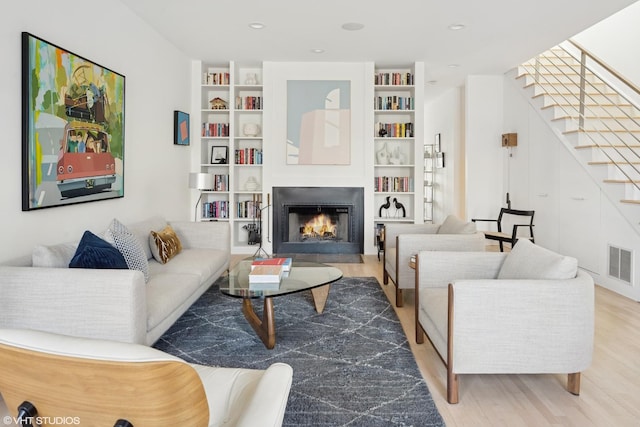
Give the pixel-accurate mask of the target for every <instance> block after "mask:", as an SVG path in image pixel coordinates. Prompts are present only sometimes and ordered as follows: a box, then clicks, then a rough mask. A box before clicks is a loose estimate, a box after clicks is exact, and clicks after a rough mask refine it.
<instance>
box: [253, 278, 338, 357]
mask: <svg viewBox="0 0 640 427" xmlns="http://www.w3.org/2000/svg"><path fill="white" fill-rule="evenodd" d="M330 289H331V285H324V286H320V287H317V288H313V289H311V295H312V296H313V305H314V306H315V308H316V312H318V313H322V312H323V311H324V306H325V305H326V303H327V298H328V297H329V290H330ZM242 314H244V317H245V319H247V322H249V325H251V327H252V328H253V330H254V331H256V334H257V335H258V337H259V338H260V339H261V340H262V342H263V343H264V346H265V347H267V348H268V349H269V350H271V349H272V348H273V347H275V346H276V323H275V316H274V313H273V297H266V298H265V299H264V305H263V307H262V318H260V317H259V316H258V315H257V314H256V312H255V311H254V309H253V303H252V302H251V298H244V299H243V300H242Z"/></svg>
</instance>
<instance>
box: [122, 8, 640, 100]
mask: <svg viewBox="0 0 640 427" xmlns="http://www.w3.org/2000/svg"><path fill="white" fill-rule="evenodd" d="M120 1H121V2H122V3H123V4H124V5H125V6H126V7H128V8H129V9H131V10H132V11H133V12H134V13H136V14H137V15H138V16H140V18H141V19H142V20H144V21H146V22H147V23H148V24H149V25H150V26H151V27H153V28H155V29H156V30H157V31H158V32H159V33H160V34H161V35H162V36H163V37H164V38H166V39H167V40H169V41H170V42H171V43H173V44H174V45H175V46H176V47H177V48H178V49H179V50H181V51H183V52H184V53H185V54H187V55H188V56H189V57H192V58H194V59H200V60H203V61H210V62H225V61H229V60H234V61H238V62H244V61H251V62H259V61H286V62H288V61H292V62H305V61H322V62H334V61H337V62H354V61H357V62H361V61H375V62H377V63H381V64H386V65H389V64H403V63H408V62H414V61H424V63H425V72H426V79H425V81H427V82H429V85H430V86H433V87H440V88H443V87H451V86H458V85H460V84H462V83H463V82H464V78H465V76H467V75H468V74H496V73H503V72H505V71H507V70H508V69H510V68H512V67H514V66H515V65H517V64H519V63H521V62H523V61H525V60H527V59H529V58H530V57H532V56H534V55H535V54H537V53H540V52H542V51H544V50H546V49H547V48H549V47H551V46H553V45H555V44H558V43H560V42H561V41H563V40H566V39H567V38H569V37H571V36H573V35H575V34H577V33H579V32H581V31H582V30H585V29H587V28H588V27H590V26H591V25H593V24H595V23H597V22H599V21H601V20H603V19H604V18H606V17H608V16H610V15H612V14H613V13H615V12H617V11H619V10H620V9H622V8H624V7H626V6H627V5H630V4H632V3H634V2H635V1H636V0H607V1H599V0H596V1H593V0H592V1H589V2H585V1H584V0H535V1H534V0H529V1H519V0H484V1H479V0H404V1H397V0H396V1H393V0H384V1H382V0H322V1H313V2H311V1H305V0H180V1H168V0H160V1H158V0H120ZM253 22H260V23H263V24H264V25H265V27H264V28H263V29H260V30H256V29H253V28H250V27H249V24H250V23H253ZM345 23H360V24H363V25H364V28H362V29H361V30H359V31H348V30H344V29H342V25H343V24H345ZM451 24H463V25H464V26H465V27H464V29H462V30H458V31H453V30H450V29H449V28H448V27H449V25H451ZM312 49H323V50H324V52H323V53H313V52H312Z"/></svg>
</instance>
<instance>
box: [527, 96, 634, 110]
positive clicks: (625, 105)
mask: <svg viewBox="0 0 640 427" xmlns="http://www.w3.org/2000/svg"><path fill="white" fill-rule="evenodd" d="M544 95H549V94H546V93H543V94H539V95H534V96H533V98H538V97H540V96H544ZM576 105H577V103H576V104H566V103H558V102H554V103H553V104H549V105H545V106H544V107H542V108H551V107H571V108H574V107H575V106H576ZM585 105H586V106H587V107H589V108H591V107H631V106H632V105H631V104H623V103H619V104H603V103H593V102H586V103H585Z"/></svg>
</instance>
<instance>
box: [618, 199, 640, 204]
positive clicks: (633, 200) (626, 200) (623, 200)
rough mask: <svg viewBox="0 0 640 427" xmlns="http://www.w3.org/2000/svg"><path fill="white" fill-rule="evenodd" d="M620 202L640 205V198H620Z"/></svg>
mask: <svg viewBox="0 0 640 427" xmlns="http://www.w3.org/2000/svg"><path fill="white" fill-rule="evenodd" d="M620 203H630V204H632V205H640V200H635V199H622V200H620Z"/></svg>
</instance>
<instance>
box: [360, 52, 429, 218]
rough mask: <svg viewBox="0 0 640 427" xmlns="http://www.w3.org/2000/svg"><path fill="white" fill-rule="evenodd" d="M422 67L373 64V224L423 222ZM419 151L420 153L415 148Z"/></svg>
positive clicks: (419, 64)
mask: <svg viewBox="0 0 640 427" xmlns="http://www.w3.org/2000/svg"><path fill="white" fill-rule="evenodd" d="M423 69H424V66H423V64H422V63H412V64H406V65H398V66H389V67H387V66H384V67H383V66H377V65H376V66H375V75H374V77H373V84H374V91H373V92H374V99H373V105H372V106H373V112H374V126H373V129H372V133H373V141H374V142H373V143H374V156H375V158H374V161H373V162H374V176H373V180H374V186H373V188H374V197H373V200H374V203H375V210H374V222H375V224H376V228H377V227H379V225H380V224H384V223H387V222H411V223H413V222H422V218H423V215H422V210H423V204H422V197H420V199H419V200H418V195H420V196H421V194H422V181H423V176H422V170H423V162H422V157H423V152H422V151H423V146H422V141H423V136H424V129H423V127H424V124H423V122H424V118H423V115H424V89H423V83H424V77H423V73H424V70H423ZM418 147H419V149H418Z"/></svg>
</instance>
